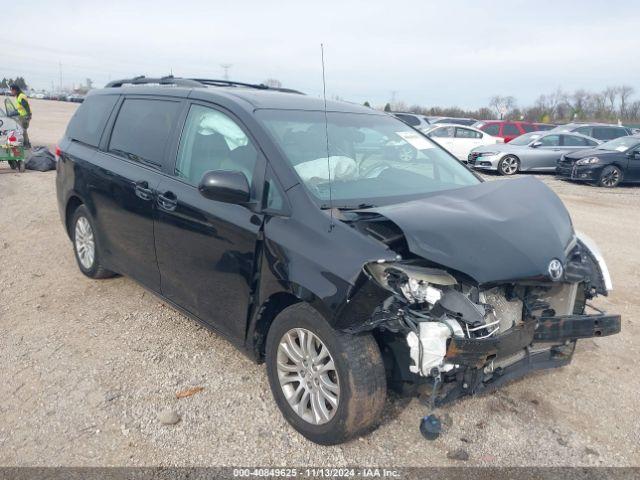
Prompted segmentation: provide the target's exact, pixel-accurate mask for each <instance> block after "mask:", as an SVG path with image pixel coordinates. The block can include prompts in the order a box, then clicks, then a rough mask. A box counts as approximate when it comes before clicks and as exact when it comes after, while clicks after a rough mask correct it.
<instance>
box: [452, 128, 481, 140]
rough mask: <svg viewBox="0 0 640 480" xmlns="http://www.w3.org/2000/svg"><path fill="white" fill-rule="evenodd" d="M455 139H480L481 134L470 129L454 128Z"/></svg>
mask: <svg viewBox="0 0 640 480" xmlns="http://www.w3.org/2000/svg"><path fill="white" fill-rule="evenodd" d="M456 138H482V134H481V133H480V132H476V131H475V130H471V129H470V128H461V127H456Z"/></svg>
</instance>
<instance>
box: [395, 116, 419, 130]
mask: <svg viewBox="0 0 640 480" xmlns="http://www.w3.org/2000/svg"><path fill="white" fill-rule="evenodd" d="M396 117H397V118H399V119H400V120H402V121H403V122H404V123H406V124H407V125H411V126H412V127H415V126H417V125H420V119H419V118H418V117H414V116H413V115H403V114H401V113H398V114H396Z"/></svg>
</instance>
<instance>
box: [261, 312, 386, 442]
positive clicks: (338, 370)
mask: <svg viewBox="0 0 640 480" xmlns="http://www.w3.org/2000/svg"><path fill="white" fill-rule="evenodd" d="M265 353H266V359H265V360H266V364H267V375H268V377H269V384H270V386H271V392H272V393H273V396H274V398H275V401H276V403H277V405H278V407H279V408H280V411H281V412H282V414H283V415H284V417H285V418H286V420H287V421H288V422H289V423H290V424H291V425H292V426H293V428H295V429H296V430H297V431H298V432H300V433H301V434H302V435H304V436H305V437H307V438H308V439H309V440H311V441H313V442H315V443H319V444H321V445H335V444H338V443H342V442H345V441H347V440H349V439H351V438H354V437H356V436H358V435H361V434H363V433H366V432H367V431H370V430H372V429H373V428H374V427H375V426H377V424H378V422H379V420H380V415H381V412H382V408H383V407H384V403H385V398H386V390H387V385H386V378H385V371H384V364H383V361H382V356H381V355H380V349H379V348H378V345H377V343H376V342H375V340H374V338H373V336H372V335H371V334H368V333H367V334H364V335H350V334H346V333H342V332H338V331H336V330H334V329H333V328H332V327H331V326H330V325H329V324H328V323H327V322H326V320H325V319H324V318H323V317H322V316H321V315H320V314H319V313H318V312H317V311H316V310H315V309H314V308H312V307H311V306H310V305H308V304H306V303H298V304H295V305H292V306H290V307H288V308H286V309H285V310H283V311H282V312H281V313H280V315H278V316H277V317H276V319H275V320H274V322H273V324H272V326H271V328H270V329H269V333H268V335H267V342H266V352H265Z"/></svg>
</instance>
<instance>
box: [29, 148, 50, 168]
mask: <svg viewBox="0 0 640 480" xmlns="http://www.w3.org/2000/svg"><path fill="white" fill-rule="evenodd" d="M25 162H26V163H25V165H24V166H25V168H26V169H27V170H37V171H39V172H46V171H48V170H55V169H56V157H54V156H53V153H51V152H50V151H49V149H48V148H47V147H34V148H32V149H31V153H29V154H27V158H26V159H25Z"/></svg>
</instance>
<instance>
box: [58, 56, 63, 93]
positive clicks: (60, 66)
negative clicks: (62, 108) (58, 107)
mask: <svg viewBox="0 0 640 480" xmlns="http://www.w3.org/2000/svg"><path fill="white" fill-rule="evenodd" d="M58 70H59V72H60V91H61V92H62V62H60V61H59V62H58Z"/></svg>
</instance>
